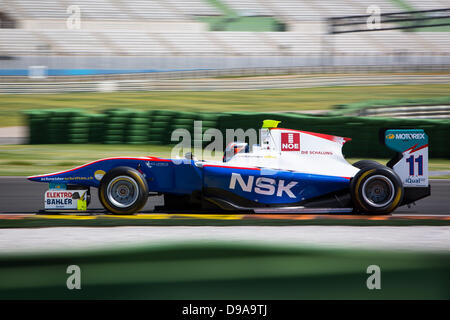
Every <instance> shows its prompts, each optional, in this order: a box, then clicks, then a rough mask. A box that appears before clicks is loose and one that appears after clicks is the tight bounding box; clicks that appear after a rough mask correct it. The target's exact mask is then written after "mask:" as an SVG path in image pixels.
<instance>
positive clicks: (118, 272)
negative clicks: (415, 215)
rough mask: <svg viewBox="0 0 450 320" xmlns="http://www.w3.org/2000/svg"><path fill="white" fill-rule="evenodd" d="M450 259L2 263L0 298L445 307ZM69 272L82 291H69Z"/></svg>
mask: <svg viewBox="0 0 450 320" xmlns="http://www.w3.org/2000/svg"><path fill="white" fill-rule="evenodd" d="M449 257H450V256H449V254H448V253H421V252H418V253H416V252H396V251H380V250H343V249H320V248H301V247H300V248H296V247H287V246H286V247H282V246H267V245H265V246H261V245H236V244H231V243H226V242H225V243H209V244H190V243H181V244H172V245H165V246H158V247H157V246H149V245H145V246H144V245H143V246H139V247H134V248H133V247H129V248H119V249H107V250H97V251H93V250H91V251H84V252H83V251H79V252H74V251H70V250H69V251H66V252H64V253H34V254H21V255H18V254H16V255H2V256H0V274H1V275H2V281H1V282H0V298H1V299H214V300H215V299H224V300H229V299H234V300H235V299H257V300H261V299H448V298H449V290H448V289H449V284H448V281H446V280H448V274H449V266H450V263H449V262H450V260H449ZM71 264H76V265H78V266H79V267H80V269H81V290H68V289H67V287H66V281H67V279H68V277H69V275H68V274H67V273H66V269H67V267H68V266H69V265H71ZM370 265H376V266H379V268H380V270H381V279H380V280H381V282H380V284H381V290H368V288H367V284H366V283H367V280H368V278H369V276H370V275H371V273H370V272H369V273H368V272H367V268H368V267H369V266H370ZM271 311H273V310H271ZM167 312H168V313H167V314H171V313H173V314H174V316H173V317H170V316H169V318H180V317H179V314H180V311H178V310H168V311H167ZM269 314H270V313H269ZM271 318H273V317H271Z"/></svg>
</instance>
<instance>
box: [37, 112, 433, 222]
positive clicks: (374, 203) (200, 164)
mask: <svg viewBox="0 0 450 320" xmlns="http://www.w3.org/2000/svg"><path fill="white" fill-rule="evenodd" d="M383 134H384V143H385V145H386V146H387V147H388V148H390V149H392V150H394V151H396V156H395V157H394V158H393V159H392V160H391V161H389V162H388V163H387V165H386V166H385V165H382V164H380V163H378V162H375V161H371V160H362V161H359V162H356V163H354V164H353V165H352V164H350V163H348V162H347V161H346V160H345V159H344V156H343V154H342V147H343V145H344V143H346V142H347V141H349V140H351V139H349V138H343V137H338V136H333V135H327V134H320V133H314V132H306V131H299V130H292V129H282V128H278V127H277V122H276V121H272V120H271V121H265V125H264V126H263V128H262V129H261V141H260V144H259V145H256V144H255V145H253V146H252V148H251V149H250V148H249V146H248V145H247V144H246V143H243V142H232V143H231V144H229V145H228V147H227V149H226V150H225V154H224V157H223V161H205V160H196V159H195V158H193V157H192V156H187V157H186V159H183V160H182V161H180V159H164V158H158V157H151V156H149V157H115V158H107V159H102V160H98V161H94V162H91V163H88V164H85V165H82V166H80V167H77V168H74V169H71V170H67V171H62V172H57V173H51V174H44V175H38V176H32V177H29V178H28V179H29V180H31V181H38V182H46V183H49V184H50V188H49V190H48V191H46V193H45V200H44V203H45V209H60V210H64V209H72V210H86V206H87V205H88V204H89V200H90V189H91V188H92V187H93V188H98V195H99V199H100V202H101V203H102V205H103V206H104V208H105V209H106V210H107V211H109V212H111V213H113V214H133V213H137V212H139V211H140V210H141V209H142V208H143V206H144V205H145V204H146V202H147V199H148V197H149V196H152V195H164V203H165V204H164V206H165V208H167V209H189V210H203V211H208V210H213V211H215V212H217V210H228V211H234V212H237V211H239V212H241V211H250V212H257V213H304V212H317V213H333V212H336V213H343V212H354V213H358V214H359V213H361V214H388V213H390V212H392V211H394V210H395V209H396V208H397V207H398V206H402V205H407V204H410V203H412V202H414V201H416V200H419V199H421V198H424V197H426V196H428V195H430V186H429V184H428V137H427V135H426V133H425V132H424V131H423V130H420V129H389V130H386V131H385V132H384V133H383ZM163 208H164V207H163Z"/></svg>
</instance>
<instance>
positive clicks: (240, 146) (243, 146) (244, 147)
mask: <svg viewBox="0 0 450 320" xmlns="http://www.w3.org/2000/svg"><path fill="white" fill-rule="evenodd" d="M249 152H250V148H249V147H248V143H245V142H231V143H230V144H228V146H227V147H226V149H225V152H224V154H223V159H222V160H223V162H227V161H230V160H231V159H232V158H233V157H234V156H235V155H236V154H238V153H249Z"/></svg>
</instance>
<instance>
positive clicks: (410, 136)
mask: <svg viewBox="0 0 450 320" xmlns="http://www.w3.org/2000/svg"><path fill="white" fill-rule="evenodd" d="M391 135H393V134H390V135H389V136H391ZM395 139H396V140H424V139H425V133H396V134H395Z"/></svg>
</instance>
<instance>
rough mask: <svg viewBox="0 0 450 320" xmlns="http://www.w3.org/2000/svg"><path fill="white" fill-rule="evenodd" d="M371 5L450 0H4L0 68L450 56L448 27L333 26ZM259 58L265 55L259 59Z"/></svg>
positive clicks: (391, 8)
mask: <svg viewBox="0 0 450 320" xmlns="http://www.w3.org/2000/svg"><path fill="white" fill-rule="evenodd" d="M399 3H400V4H402V5H401V6H400V5H399ZM218 4H220V5H218ZM70 5H77V6H79V7H80V9H81V17H80V18H81V29H79V30H68V29H67V26H66V20H67V18H68V17H69V15H70V13H68V11H67V8H68V6H70ZM371 5H377V6H379V8H380V10H381V12H382V13H386V12H398V11H404V10H405V9H406V8H410V9H411V10H419V9H420V10H422V9H425V10H428V9H436V8H446V7H447V8H450V0H436V1H419V0H402V1H391V0H327V1H319V0H221V1H219V0H217V1H209V0H130V1H128V0H127V1H125V0H96V1H90V0H42V1H34V0H3V1H2V2H0V14H1V15H0V17H7V18H8V19H11V20H14V24H4V25H6V26H7V27H4V28H0V57H8V59H3V60H0V67H1V69H3V70H9V69H11V70H19V69H26V68H27V67H28V66H29V65H30V64H31V65H32V64H34V63H35V62H33V61H35V59H34V58H33V57H37V56H48V57H52V59H56V60H54V61H56V62H55V63H53V65H58V66H60V67H61V68H63V67H64V65H67V67H68V68H69V67H70V68H86V67H87V65H93V64H94V62H93V61H99V60H98V58H101V59H102V61H103V64H105V65H108V66H110V67H111V68H117V69H130V68H133V69H139V65H138V63H137V62H136V61H141V60H136V61H132V60H126V59H119V58H120V57H124V58H128V57H129V58H132V57H149V58H152V59H153V60H149V61H151V63H150V62H149V63H148V64H146V65H145V66H143V67H142V68H144V67H145V68H150V67H151V68H152V69H164V70H168V69H171V68H175V65H178V67H177V68H179V67H180V66H182V69H202V68H205V66H204V65H202V59H190V60H185V61H186V62H184V63H181V64H180V63H174V62H173V61H175V60H171V59H172V58H173V59H177V60H176V61H178V62H179V61H180V58H183V57H186V59H188V58H193V57H200V58H202V57H211V58H216V60H214V61H216V62H214V63H212V64H208V68H216V69H217V68H227V67H230V66H231V67H239V68H245V66H248V65H258V66H261V67H264V64H265V63H268V64H267V66H270V67H276V66H277V63H278V65H280V66H282V65H283V66H284V65H309V64H310V63H313V64H320V63H334V64H335V63H344V61H346V62H345V63H355V64H361V65H368V64H372V65H373V64H380V65H386V64H397V63H399V61H400V62H407V63H411V64H436V63H438V64H446V65H447V64H450V33H449V32H445V31H444V32H433V31H431V30H430V31H428V30H426V29H420V30H413V32H403V31H381V32H371V33H356V34H355V33H352V34H339V35H333V36H331V35H328V34H327V32H326V21H327V18H330V17H335V16H347V15H362V14H367V8H368V7H369V6H371ZM204 17H213V18H217V20H216V23H217V21H219V23H228V22H229V21H234V22H236V21H238V20H239V19H241V17H272V18H273V19H277V21H282V22H283V23H285V24H286V25H287V31H286V32H275V31H270V32H268V31H264V32H258V31H252V32H249V31H246V27H245V24H242V23H241V24H240V25H239V26H241V27H242V30H240V31H208V30H209V27H208V23H207V22H204V20H201V19H200V18H204ZM3 19H6V18H3ZM245 21H247V20H245ZM0 26H3V24H0ZM8 26H15V27H14V28H11V27H8ZM253 27H254V26H253ZM324 56H335V57H338V58H339V57H340V59H332V60H329V59H323V57H324ZM71 57H72V58H71ZM108 57H110V58H108ZM266 57H276V58H274V59H272V60H270V63H269V62H264V61H269V60H267V59H266V60H265V58H266ZM305 57H306V58H307V59H303V58H305ZM342 57H344V58H345V59H343V58H342ZM365 57H366V58H365ZM399 57H400V58H399ZM95 59H97V60H95ZM108 59H109V60H108ZM249 59H259V60H258V62H257V63H255V62H254V61H255V60H249ZM52 61H53V60H52ZM61 61H62V62H61ZM119 61H127V62H126V63H122V62H119ZM203 61H212V60H203ZM339 61H340V62H339ZM50 67H51V66H50ZM4 74H7V72H6V71H4Z"/></svg>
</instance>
